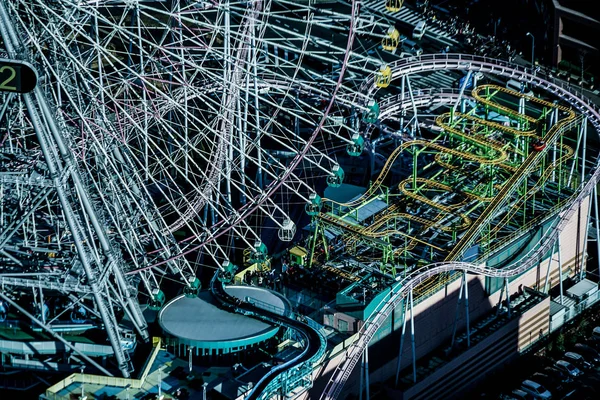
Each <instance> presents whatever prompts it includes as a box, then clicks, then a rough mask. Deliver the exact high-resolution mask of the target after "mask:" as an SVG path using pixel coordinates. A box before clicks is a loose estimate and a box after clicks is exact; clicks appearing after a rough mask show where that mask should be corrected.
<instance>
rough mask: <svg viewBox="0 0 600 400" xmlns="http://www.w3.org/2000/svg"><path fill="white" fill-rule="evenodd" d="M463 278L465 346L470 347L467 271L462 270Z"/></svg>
mask: <svg viewBox="0 0 600 400" xmlns="http://www.w3.org/2000/svg"><path fill="white" fill-rule="evenodd" d="M463 280H464V282H465V316H466V321H467V347H471V327H470V324H469V281H468V280H467V271H463Z"/></svg>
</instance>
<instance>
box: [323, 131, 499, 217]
mask: <svg viewBox="0 0 600 400" xmlns="http://www.w3.org/2000/svg"><path fill="white" fill-rule="evenodd" d="M463 135H464V134H463ZM413 146H422V147H427V148H432V149H435V150H438V151H440V152H443V153H447V154H452V155H455V156H458V157H462V158H466V159H468V160H472V161H476V162H479V163H481V164H500V163H502V162H503V161H504V160H506V159H507V158H508V154H506V152H505V151H504V150H502V151H499V152H498V153H499V154H498V156H497V157H495V158H487V157H481V156H477V155H474V154H471V153H465V152H462V151H459V150H455V149H449V148H447V147H444V146H442V145H439V144H437V143H433V142H427V141H425V140H411V141H410V142H404V143H402V144H401V145H400V146H398V147H397V148H396V149H395V150H394V151H393V152H392V154H391V155H390V157H389V158H388V159H387V161H386V163H385V165H384V166H383V168H382V170H381V173H380V174H379V176H377V179H376V180H375V182H373V184H372V185H371V186H370V187H369V189H367V191H366V192H365V193H364V194H363V195H362V196H360V197H359V198H357V199H355V200H352V201H349V202H347V203H342V202H338V201H335V200H332V199H327V198H324V199H323V201H324V202H331V203H333V204H337V205H339V206H345V207H355V206H358V205H360V204H361V203H362V202H363V201H365V200H367V199H368V198H369V197H371V196H372V195H373V194H374V193H376V192H377V190H378V189H379V187H380V186H381V185H382V184H383V181H384V180H385V178H386V177H387V174H388V173H389V172H390V170H391V169H392V165H393V164H394V162H395V161H396V159H397V158H398V156H399V155H400V154H401V153H402V152H403V151H404V150H406V149H407V148H409V147H413Z"/></svg>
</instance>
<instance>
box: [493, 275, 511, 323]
mask: <svg viewBox="0 0 600 400" xmlns="http://www.w3.org/2000/svg"><path fill="white" fill-rule="evenodd" d="M504 294H506V305H507V308H508V316H510V302H509V301H510V300H509V297H510V296H509V294H508V279H507V278H504V284H503V285H502V290H501V291H500V298H498V305H497V307H498V308H497V309H496V315H499V314H500V310H501V309H502V297H503V296H504Z"/></svg>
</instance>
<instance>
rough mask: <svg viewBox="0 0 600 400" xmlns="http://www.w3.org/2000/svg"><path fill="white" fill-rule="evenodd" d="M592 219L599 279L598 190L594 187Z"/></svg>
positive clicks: (599, 223) (599, 277) (599, 230)
mask: <svg viewBox="0 0 600 400" xmlns="http://www.w3.org/2000/svg"><path fill="white" fill-rule="evenodd" d="M593 193H594V217H595V219H596V223H595V225H596V252H597V255H596V260H597V263H598V279H600V245H599V243H600V221H599V220H598V189H597V186H594V192H593Z"/></svg>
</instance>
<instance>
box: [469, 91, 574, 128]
mask: <svg viewBox="0 0 600 400" xmlns="http://www.w3.org/2000/svg"><path fill="white" fill-rule="evenodd" d="M487 89H492V90H493V91H496V92H503V93H507V94H510V95H513V96H516V97H524V98H526V99H527V100H529V101H531V102H534V103H537V104H540V105H542V106H545V107H549V108H557V109H559V110H561V111H564V112H566V113H567V114H572V113H573V111H572V110H571V109H569V108H568V107H565V106H561V105H560V104H555V103H551V102H549V101H546V100H543V99H538V98H537V97H533V96H527V95H524V94H523V93H520V92H516V91H514V90H510V89H507V88H505V87H502V86H498V85H480V86H477V87H475V88H473V91H472V92H471V96H472V97H473V98H474V99H475V100H476V101H478V102H480V103H483V104H485V105H488V106H490V107H493V108H495V109H497V110H502V111H504V112H505V113H506V114H508V115H515V114H516V115H518V116H519V117H520V118H524V119H526V120H528V121H529V122H534V123H535V122H537V121H538V119H536V118H534V117H531V116H529V115H526V114H521V113H516V112H515V110H513V109H512V108H508V107H506V106H503V105H500V104H498V103H495V102H493V101H491V100H489V99H488V98H487V97H484V96H481V95H480V94H479V93H480V92H481V91H483V90H487Z"/></svg>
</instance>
